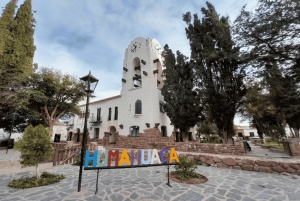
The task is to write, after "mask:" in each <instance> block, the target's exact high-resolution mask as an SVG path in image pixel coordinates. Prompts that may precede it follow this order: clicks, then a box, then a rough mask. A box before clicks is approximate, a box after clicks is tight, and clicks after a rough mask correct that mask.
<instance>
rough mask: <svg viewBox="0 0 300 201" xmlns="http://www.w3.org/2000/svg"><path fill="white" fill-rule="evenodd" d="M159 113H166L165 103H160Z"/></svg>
mask: <svg viewBox="0 0 300 201" xmlns="http://www.w3.org/2000/svg"><path fill="white" fill-rule="evenodd" d="M159 111H160V112H163V113H164V112H165V110H164V104H163V103H159Z"/></svg>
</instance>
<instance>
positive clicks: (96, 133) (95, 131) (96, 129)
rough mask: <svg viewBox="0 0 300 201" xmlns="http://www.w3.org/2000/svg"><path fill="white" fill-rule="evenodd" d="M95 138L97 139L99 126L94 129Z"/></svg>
mask: <svg viewBox="0 0 300 201" xmlns="http://www.w3.org/2000/svg"><path fill="white" fill-rule="evenodd" d="M94 133H95V138H97V139H99V128H95V129H94Z"/></svg>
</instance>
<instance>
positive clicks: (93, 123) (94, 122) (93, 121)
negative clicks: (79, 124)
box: [89, 117, 102, 126]
mask: <svg viewBox="0 0 300 201" xmlns="http://www.w3.org/2000/svg"><path fill="white" fill-rule="evenodd" d="M89 123H90V124H91V126H99V125H100V123H102V120H101V119H97V118H95V117H91V118H90V120H89Z"/></svg>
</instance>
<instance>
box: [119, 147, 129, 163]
mask: <svg viewBox="0 0 300 201" xmlns="http://www.w3.org/2000/svg"><path fill="white" fill-rule="evenodd" d="M123 163H126V164H127V165H130V160H129V155H128V152H127V150H126V149H124V150H123V152H122V155H121V158H120V161H119V166H122V165H123Z"/></svg>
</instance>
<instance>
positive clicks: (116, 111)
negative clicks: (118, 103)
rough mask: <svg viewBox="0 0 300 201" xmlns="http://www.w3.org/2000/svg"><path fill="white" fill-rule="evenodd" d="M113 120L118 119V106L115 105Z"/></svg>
mask: <svg viewBox="0 0 300 201" xmlns="http://www.w3.org/2000/svg"><path fill="white" fill-rule="evenodd" d="M114 120H118V107H115V118H114Z"/></svg>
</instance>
